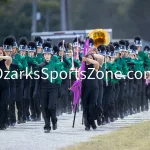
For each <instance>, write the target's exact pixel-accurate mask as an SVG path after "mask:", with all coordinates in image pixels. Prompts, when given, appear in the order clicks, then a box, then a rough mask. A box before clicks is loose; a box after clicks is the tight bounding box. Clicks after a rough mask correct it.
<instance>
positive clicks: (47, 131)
mask: <svg viewBox="0 0 150 150" xmlns="http://www.w3.org/2000/svg"><path fill="white" fill-rule="evenodd" d="M50 131H51V127H50V126H47V125H45V126H44V132H45V133H50Z"/></svg>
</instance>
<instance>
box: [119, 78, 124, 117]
mask: <svg viewBox="0 0 150 150" xmlns="http://www.w3.org/2000/svg"><path fill="white" fill-rule="evenodd" d="M119 86H120V92H119V96H118V105H119V114H120V116H122V115H123V113H124V89H125V81H124V80H123V79H122V80H120V81H119Z"/></svg>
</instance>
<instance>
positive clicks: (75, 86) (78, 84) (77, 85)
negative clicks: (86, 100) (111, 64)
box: [71, 40, 89, 112]
mask: <svg viewBox="0 0 150 150" xmlns="http://www.w3.org/2000/svg"><path fill="white" fill-rule="evenodd" d="M88 48H89V40H87V41H86V42H85V44H84V51H83V56H85V55H86V54H87V52H88ZM84 69H85V62H82V64H81V71H84ZM81 78H82V75H81V74H80V79H79V80H77V81H75V82H74V83H73V86H72V87H71V91H72V92H73V93H74V100H73V104H74V109H73V110H74V112H75V109H76V106H77V104H78V103H79V100H80V97H81V88H82V83H81Z"/></svg>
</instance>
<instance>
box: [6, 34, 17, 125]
mask: <svg viewBox="0 0 150 150" xmlns="http://www.w3.org/2000/svg"><path fill="white" fill-rule="evenodd" d="M10 38H12V40H13V47H12V52H11V56H13V55H14V54H15V52H16V51H17V48H18V46H17V43H16V39H15V37H13V36H10ZM17 69H18V68H17V65H16V64H15V63H14V59H13V62H12V64H11V66H10V73H9V78H10V80H9V84H10V96H9V107H8V116H9V117H8V118H9V126H15V124H16V113H15V98H16V82H15V80H14V78H13V77H12V76H11V75H12V71H17Z"/></svg>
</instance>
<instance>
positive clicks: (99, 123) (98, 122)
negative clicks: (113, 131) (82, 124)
mask: <svg viewBox="0 0 150 150" xmlns="http://www.w3.org/2000/svg"><path fill="white" fill-rule="evenodd" d="M97 125H98V126H100V125H102V120H101V118H98V119H97Z"/></svg>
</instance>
